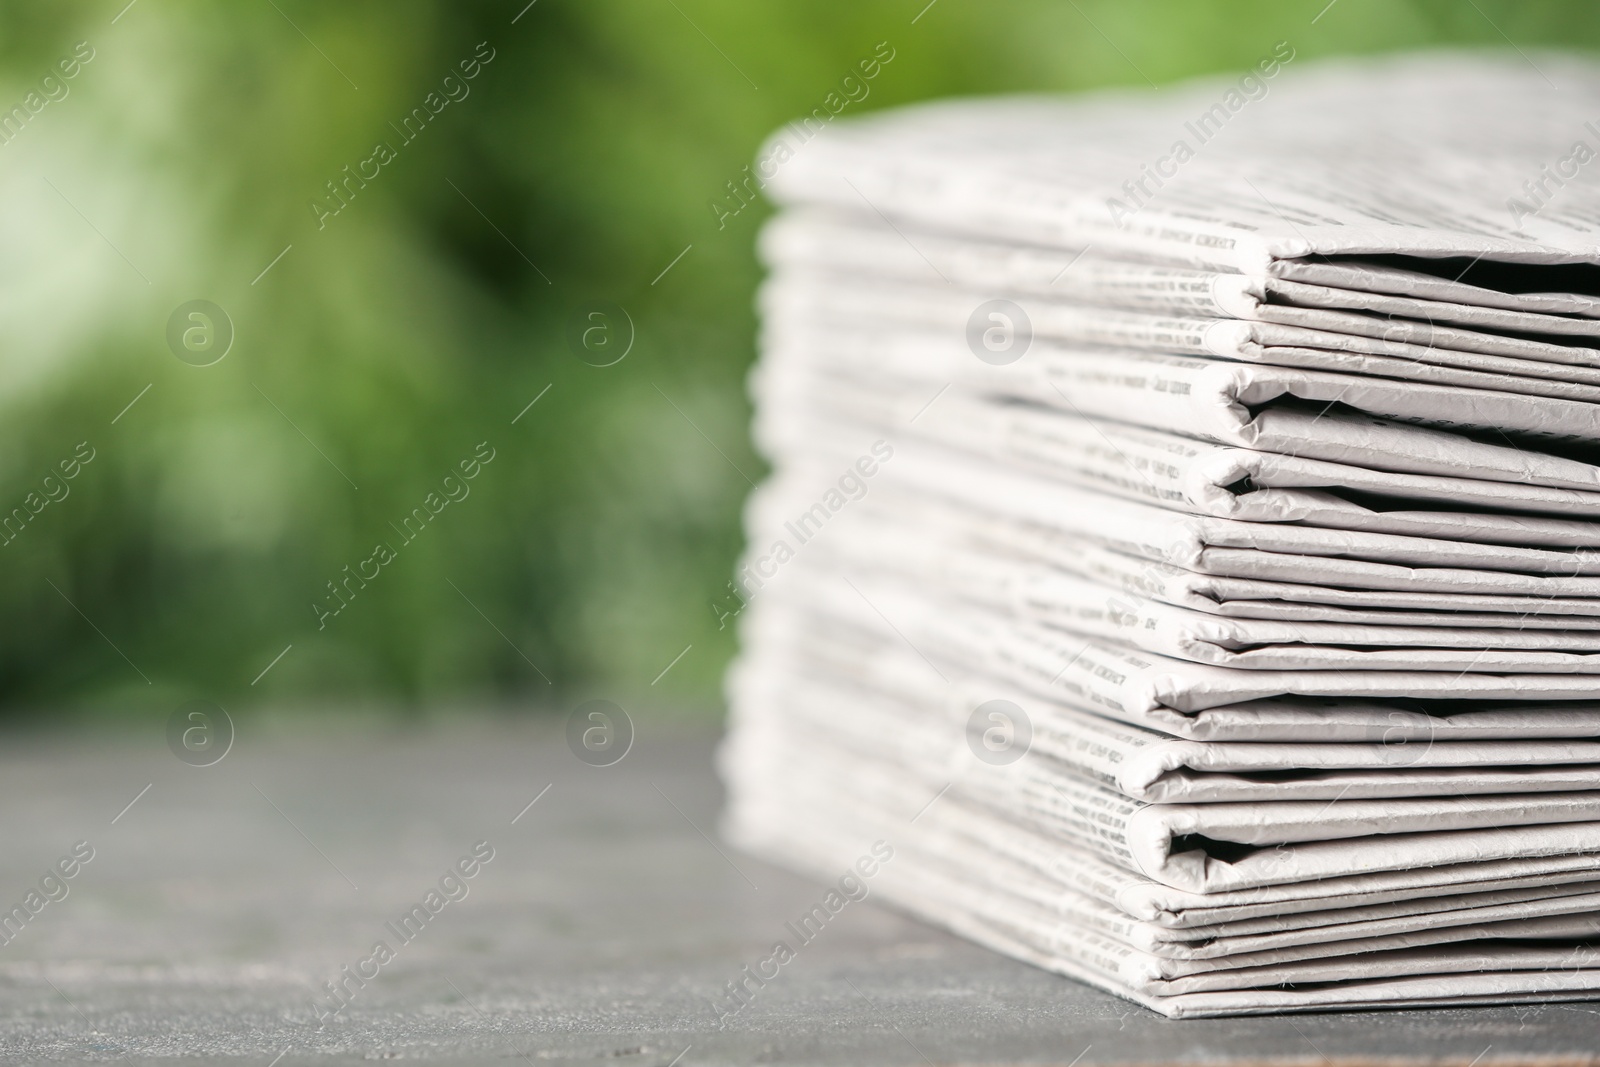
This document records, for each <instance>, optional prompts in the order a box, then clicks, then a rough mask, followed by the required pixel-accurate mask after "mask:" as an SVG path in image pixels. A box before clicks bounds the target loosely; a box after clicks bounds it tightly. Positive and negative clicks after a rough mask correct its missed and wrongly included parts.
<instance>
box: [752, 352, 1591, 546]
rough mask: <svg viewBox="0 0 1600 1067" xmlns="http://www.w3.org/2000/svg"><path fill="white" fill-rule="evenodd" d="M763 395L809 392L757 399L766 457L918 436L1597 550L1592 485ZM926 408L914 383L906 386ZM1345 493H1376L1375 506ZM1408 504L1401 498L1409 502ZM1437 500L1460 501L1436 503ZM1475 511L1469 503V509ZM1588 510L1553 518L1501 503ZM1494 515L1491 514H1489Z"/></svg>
mask: <svg viewBox="0 0 1600 1067" xmlns="http://www.w3.org/2000/svg"><path fill="white" fill-rule="evenodd" d="M762 385H763V388H762V396H763V399H765V398H766V397H768V396H772V395H776V394H783V395H787V396H789V397H790V398H793V397H794V396H796V395H801V396H806V397H808V398H815V399H814V407H813V410H812V411H811V412H809V413H806V414H801V413H799V412H796V411H794V410H793V409H792V408H789V407H782V406H778V405H768V406H764V407H763V409H762V413H761V414H760V416H759V417H758V419H757V422H756V438H757V441H758V442H759V443H760V444H761V445H762V446H763V450H764V451H765V452H766V453H767V455H768V456H770V457H773V458H778V457H785V456H793V455H797V454H806V455H815V454H816V452H817V450H818V447H819V445H822V446H824V447H825V446H826V443H827V442H828V441H830V440H840V439H844V438H851V437H861V436H865V435H867V433H868V431H875V432H876V434H877V435H888V436H904V435H909V436H911V437H913V438H916V439H925V440H928V441H932V442H935V443H939V444H943V445H945V446H946V447H948V448H951V449H954V450H957V451H961V452H963V453H966V454H969V455H973V456H978V457H981V458H984V459H986V460H991V461H994V462H995V463H998V464H1001V465H1004V466H1015V467H1018V468H1020V469H1022V470H1026V471H1030V472H1033V473H1037V474H1041V475H1044V476H1047V477H1052V478H1061V479H1064V480H1067V481H1071V482H1074V483H1076V484H1078V485H1082V486H1085V487H1089V488H1095V489H1102V490H1104V491H1106V492H1112V493H1116V494H1118V495H1119V496H1127V497H1131V498H1133V499H1136V500H1146V501H1149V502H1151V503H1158V504H1162V505H1164V506H1168V507H1177V508H1179V509H1182V510H1189V511H1194V512H1197V513H1200V514H1209V515H1215V516H1217V517H1219V518H1238V519H1247V520H1251V521H1256V522H1304V523H1309V524H1310V525H1315V526H1332V527H1338V528H1345V529H1372V530H1378V531H1383V532H1389V533H1419V534H1422V535H1424V536H1444V537H1454V538H1457V539H1461V540H1479V541H1498V542H1501V543H1507V544H1552V545H1555V544H1560V545H1595V544H1600V524H1596V523H1595V522H1593V521H1592V520H1593V519H1594V518H1595V517H1600V492H1594V491H1585V490H1578V489H1565V488H1558V487H1547V486H1541V485H1537V484H1513V483H1509V482H1495V481H1488V480H1484V479H1479V478H1462V477H1452V476H1447V475H1437V474H1413V473H1406V472H1396V471H1387V470H1374V469H1371V468H1367V467H1362V466H1359V465H1356V464H1352V463H1340V462H1330V461H1327V460H1318V459H1310V458H1307V457H1304V456H1297V455H1282V454H1279V453H1274V452H1263V451H1258V450H1255V449H1246V448H1238V447H1233V446H1228V445H1218V444H1212V443H1208V442H1205V441H1200V440H1196V439H1194V438H1191V437H1183V436H1181V435H1179V434H1174V433H1164V432H1162V431H1159V430H1152V429H1145V428H1142V427H1138V426H1132V425H1129V424H1127V423H1124V422H1113V421H1110V420H1099V421H1090V420H1089V419H1086V418H1081V417H1075V416H1064V415H1063V414H1061V413H1059V412H1056V411H1051V410H1050V409H1048V408H1042V407H1039V406H1037V405H1032V404H1025V403H1017V402H1006V401H996V400H990V399H985V398H981V397H978V396H974V395H972V394H969V393H965V392H954V391H952V392H950V393H947V394H946V395H943V396H940V397H939V399H938V401H937V402H935V403H933V404H931V405H928V406H927V408H926V410H924V411H922V412H921V413H920V414H918V415H917V418H916V421H915V422H908V421H907V419H906V416H905V414H904V412H903V411H902V410H901V409H902V408H903V407H904V404H903V403H902V399H903V397H904V396H905V393H904V392H903V391H900V390H896V389H894V388H889V389H884V388H882V386H881V384H877V385H876V387H874V385H865V386H860V385H857V384H856V383H844V382H840V381H838V380H837V379H832V378H829V377H827V376H820V375H817V374H815V373H813V374H810V375H808V376H806V377H800V376H793V377H791V376H787V375H783V374H781V373H769V375H768V377H766V378H765V379H764V381H763V383H762ZM913 395H914V396H915V399H916V400H917V401H918V402H919V403H922V402H924V401H925V400H926V398H925V397H923V396H922V395H921V394H920V391H918V392H917V393H915V394H913ZM1349 494H1361V495H1370V496H1376V497H1379V498H1382V503H1383V506H1382V508H1381V509H1380V508H1378V507H1374V506H1369V505H1365V504H1362V503H1360V502H1359V500H1358V499H1351V498H1350V495H1349ZM1403 503H1409V504H1410V507H1409V508H1406V507H1404V506H1403ZM1441 505H1451V506H1452V507H1453V508H1455V509H1463V510H1440V506H1441ZM1473 508H1477V509H1482V510H1477V511H1468V510H1466V509H1473ZM1513 508H1514V509H1517V510H1518V511H1526V512H1535V513H1548V514H1551V515H1569V516H1583V517H1585V518H1588V519H1590V520H1591V521H1588V522H1580V521H1571V520H1568V521H1561V520H1556V519H1552V518H1546V517H1542V516H1540V515H1537V514H1533V515H1530V514H1506V512H1507V510H1509V509H1513ZM1489 509H1493V510H1489Z"/></svg>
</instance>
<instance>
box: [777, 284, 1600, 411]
mask: <svg viewBox="0 0 1600 1067" xmlns="http://www.w3.org/2000/svg"><path fill="white" fill-rule="evenodd" d="M767 284H768V292H769V293H771V294H774V295H771V296H769V297H768V298H767V299H766V300H765V301H764V307H765V308H766V310H767V312H768V315H769V316H770V317H772V318H774V319H779V318H795V319H807V320H812V321H824V322H826V321H841V322H867V323H871V322H874V321H881V320H888V321H890V322H893V323H902V324H907V325H914V326H917V327H919V328H923V329H930V328H931V329H933V330H936V331H939V332H943V333H948V334H950V335H952V336H958V337H959V336H960V335H961V331H962V330H963V329H964V328H965V326H966V324H967V322H968V320H969V319H970V317H971V315H972V313H973V311H974V309H976V308H978V307H980V306H981V305H982V304H984V303H985V302H986V301H987V300H988V299H990V297H989V295H988V294H986V293H983V292H979V291H964V290H951V289H938V290H935V289H924V288H913V287H911V286H896V285H892V284H887V283H882V282H871V281H863V280H860V279H853V278H848V277H839V278H823V277H818V276H814V275H810V274H805V273H801V272H793V273H789V274H783V273H780V274H777V275H775V276H774V277H773V278H772V279H771V280H770V281H769V282H768V283H767ZM1024 310H1025V312H1026V314H1027V316H1028V321H1029V324H1030V327H1031V329H1032V333H1033V336H1034V337H1035V338H1036V339H1048V340H1051V341H1055V342H1057V343H1059V344H1062V345H1066V346H1100V345H1105V346H1112V347H1118V348H1128V349H1134V350H1141V349H1142V350H1148V351H1154V352H1161V353H1174V354H1179V355H1188V356H1195V357H1200V358H1220V359H1227V360H1244V361H1247V362H1250V363H1265V364H1270V365H1272V366H1277V367H1286V368H1289V367H1293V368H1303V369H1305V370H1312V371H1330V372H1336V373H1340V374H1349V375H1359V376H1371V377H1380V378H1386V379H1398V380H1401V381H1408V382H1427V383H1433V384H1436V385H1440V386H1457V387H1461V388H1463V389H1467V390H1471V391H1472V392H1469V393H1467V396H1471V395H1472V393H1473V392H1476V391H1478V390H1484V391H1496V392H1500V393H1513V394H1526V395H1528V396H1530V397H1551V398H1556V399H1561V400H1567V401H1574V402H1582V403H1586V404H1589V405H1593V404H1594V403H1595V402H1596V401H1597V400H1600V385H1597V384H1595V383H1594V382H1593V381H1586V380H1584V379H1585V377H1587V376H1588V375H1589V374H1590V373H1591V371H1590V368H1587V367H1573V366H1569V365H1567V364H1564V363H1539V362H1535V361H1533V360H1529V359H1512V358H1508V357H1505V356H1496V355H1483V354H1480V353H1476V352H1469V351H1461V350H1457V349H1448V348H1439V347H1430V346H1426V345H1417V344H1409V343H1404V342H1400V341H1395V340H1385V339H1381V338H1375V337H1369V336H1365V335H1363V334H1357V333H1335V332H1332V331H1331V330H1327V329H1323V330H1314V329H1307V328H1306V327H1304V326H1291V325H1282V324H1279V323H1277V322H1262V321H1248V320H1245V319H1234V318H1228V319H1223V318H1198V317H1193V316H1177V315H1155V314H1147V313H1143V312H1137V311H1118V310H1113V309H1108V308H1103V307H1098V306H1093V305H1087V304H1063V303H1056V302H1045V301H1038V300H1035V301H1030V302H1028V303H1027V305H1026V307H1025V309H1024ZM1329 325H1338V324H1329ZM1374 328H1376V327H1374ZM1390 332H1391V333H1392V332H1393V331H1390ZM1529 344H1530V345H1531V344H1532V342H1529ZM1551 347H1555V346H1551ZM1572 355H1573V358H1574V359H1576V358H1580V357H1581V358H1591V355H1592V358H1596V359H1600V353H1593V352H1592V350H1583V351H1581V352H1578V353H1573V354H1572ZM1024 358H1027V357H1026V356H1025V357H1024ZM1557 410H1562V411H1563V412H1564V413H1565V414H1566V416H1567V418H1568V420H1569V422H1570V424H1572V425H1580V424H1581V423H1580V421H1579V420H1581V418H1582V415H1583V411H1582V409H1581V408H1569V407H1563V408H1559V409H1557ZM1590 415H1591V417H1592V415H1593V413H1592V412H1590ZM1459 424H1460V425H1468V424H1467V423H1464V422H1463V423H1459ZM1519 428H1520V427H1519ZM1525 432H1532V433H1538V432H1539V430H1538V429H1537V428H1534V429H1533V430H1529V431H1525ZM1591 439H1592V438H1591Z"/></svg>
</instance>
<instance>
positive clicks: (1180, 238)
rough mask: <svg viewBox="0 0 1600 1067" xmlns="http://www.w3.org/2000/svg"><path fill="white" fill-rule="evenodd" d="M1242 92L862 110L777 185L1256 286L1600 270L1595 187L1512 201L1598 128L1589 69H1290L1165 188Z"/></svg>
mask: <svg viewBox="0 0 1600 1067" xmlns="http://www.w3.org/2000/svg"><path fill="white" fill-rule="evenodd" d="M1546 78H1548V79H1550V80H1549V81H1547V80H1546ZM1555 86H1560V88H1555ZM1230 88H1233V87H1232V86H1231V85H1229V84H1228V83H1227V80H1226V79H1220V78H1219V79H1216V80H1215V81H1212V82H1209V83H1207V82H1204V81H1201V82H1197V83H1195V84H1193V85H1192V86H1190V87H1187V88H1185V89H1183V90H1180V91H1176V92H1169V93H1165V94H1160V95H1152V94H1150V93H1146V92H1127V91H1120V92H1109V93H1104V94H1100V95H1099V96H1098V97H1097V98H1089V99H1079V100H1073V101H1055V100H1047V99H1042V98H1040V99H1034V100H1015V99H1009V100H1008V99H995V100H975V101H954V102H949V103H939V104H929V105H923V106H921V107H917V108H914V109H909V110H907V111H902V112H897V113H894V114H892V115H883V116H876V117H867V118H865V119H861V120H857V121H856V122H853V123H846V124H843V125H838V126H835V127H834V128H833V129H831V130H830V131H829V135H828V136H826V137H821V138H818V139H817V140H816V141H814V142H813V143H811V144H808V145H807V146H806V150H805V151H804V152H801V153H797V154H795V157H794V158H793V159H792V160H790V161H788V162H787V163H785V164H784V166H783V167H782V168H781V169H780V170H779V171H778V172H777V173H776V174H775V175H774V176H773V179H772V181H771V182H770V183H769V184H768V186H767V190H766V191H767V193H768V195H769V196H773V197H775V198H776V199H777V200H778V201H780V202H781V203H785V204H805V205H810V206H826V207H830V208H834V209H836V210H841V211H846V212H859V211H861V210H862V209H863V204H867V205H873V206H874V207H875V208H876V209H877V210H878V211H882V212H884V213H885V214H887V215H889V216H890V217H891V218H893V219H896V220H905V221H910V222H917V223H920V224H922V225H924V226H926V227H927V228H929V229H942V230H945V231H948V232H953V233H962V234H968V235H972V236H975V237H977V238H979V239H980V240H994V239H997V238H999V239H1005V240H1009V241H1015V242H1016V243H1018V244H1032V245H1042V246H1047V247H1058V248H1065V249H1078V248H1084V247H1089V246H1092V247H1094V248H1096V249H1099V250H1101V251H1104V252H1106V253H1108V254H1112V253H1114V254H1118V255H1122V256H1126V257H1129V258H1136V259H1139V258H1143V259H1154V260H1156V261H1159V262H1170V263H1175V264H1184V265H1190V266H1203V267H1213V268H1220V269H1226V270H1232V271H1237V272H1240V273H1245V274H1266V273H1269V272H1272V271H1273V268H1274V266H1275V264H1276V263H1277V262H1279V261H1281V260H1299V259H1304V258H1306V257H1308V256H1341V257H1360V256H1363V255H1382V256H1389V257H1395V256H1409V257H1417V259H1418V260H1422V261H1425V260H1427V259H1438V258H1449V257H1455V258H1458V259H1460V260H1462V265H1463V266H1465V263H1466V262H1467V261H1470V260H1472V259H1473V258H1474V257H1483V258H1487V259H1490V260H1493V261H1498V262H1511V263H1524V264H1550V265H1560V264H1587V263H1591V262H1593V261H1594V260H1595V259H1597V258H1600V224H1596V223H1595V222H1594V221H1593V220H1595V219H1596V218H1597V217H1600V194H1597V193H1596V191H1595V190H1594V189H1593V187H1592V186H1588V185H1586V184H1584V183H1582V182H1567V183H1565V186H1564V187H1563V188H1562V189H1561V200H1560V201H1559V202H1558V203H1557V204H1555V205H1551V204H1548V203H1547V204H1545V205H1538V204H1527V203H1526V201H1521V203H1522V206H1523V207H1525V208H1526V210H1517V209H1515V208H1514V207H1508V198H1509V199H1519V197H1517V196H1516V195H1515V194H1521V196H1522V197H1526V196H1527V194H1526V192H1525V190H1524V188H1523V182H1524V181H1526V180H1528V179H1530V178H1538V177H1540V176H1541V175H1542V171H1541V168H1543V167H1545V166H1547V165H1549V164H1550V163H1551V162H1552V161H1555V160H1560V159H1561V158H1562V157H1563V156H1565V155H1567V154H1568V153H1569V151H1570V149H1571V146H1572V143H1573V141H1574V140H1575V139H1576V138H1578V137H1581V136H1584V135H1585V134H1586V133H1588V130H1587V127H1586V126H1585V123H1586V122H1588V121H1590V119H1591V118H1592V115H1591V108H1592V102H1593V99H1594V96H1595V93H1596V92H1597V90H1600V78H1597V76H1596V73H1595V69H1594V67H1593V66H1592V65H1590V64H1588V63H1586V62H1584V61H1582V60H1579V59H1576V58H1567V57H1560V56H1547V57H1543V58H1541V61H1540V70H1538V71H1536V70H1534V69H1532V68H1531V67H1530V66H1529V65H1528V64H1527V63H1525V62H1524V61H1523V60H1522V59H1521V58H1520V57H1517V56H1514V55H1507V56H1504V57H1484V56H1478V55H1449V54H1441V55H1437V56H1429V57H1417V56H1410V57H1404V58H1402V59H1366V60H1346V61H1342V62H1339V63H1327V64H1324V65H1322V67H1321V68H1320V69H1319V70H1317V71H1315V72H1314V73H1312V72H1307V71H1304V70H1302V71H1297V72H1295V76H1293V77H1285V78H1283V79H1281V80H1280V81H1279V82H1278V83H1277V84H1276V85H1275V86H1274V87H1273V89H1272V92H1271V93H1270V94H1269V95H1267V96H1266V97H1265V98H1264V99H1260V100H1256V101H1254V102H1253V103H1252V104H1251V105H1250V111H1249V114H1248V117H1247V119H1246V118H1245V117H1241V118H1240V120H1239V121H1237V122H1234V123H1232V124H1231V126H1230V127H1229V129H1228V132H1227V141H1228V143H1227V145H1226V146H1225V149H1219V150H1216V151H1199V152H1195V153H1194V155H1193V158H1191V159H1188V160H1187V161H1186V162H1184V163H1183V165H1182V170H1181V175H1182V178H1181V181H1180V180H1173V181H1168V182H1166V183H1164V184H1163V185H1162V186H1160V187H1159V195H1156V193H1157V187H1154V186H1152V185H1151V184H1150V183H1149V180H1148V179H1147V178H1145V175H1144V173H1143V171H1144V168H1145V167H1146V166H1147V165H1148V164H1149V163H1150V161H1152V160H1158V159H1160V158H1163V157H1166V158H1169V159H1170V153H1171V150H1172V148H1173V144H1174V138H1176V137H1179V136H1180V135H1184V133H1185V131H1186V130H1187V129H1188V127H1186V125H1185V124H1186V123H1191V124H1192V122H1193V120H1194V118H1195V116H1196V115H1201V114H1204V113H1209V112H1210V110H1211V109H1212V108H1213V107H1214V106H1215V105H1216V104H1217V102H1218V98H1219V97H1221V96H1222V95H1223V93H1224V92H1225V91H1226V90H1228V89H1230ZM1419 130H1425V131H1427V132H1426V135H1425V136H1419V134H1418V131H1419ZM1590 136H1591V137H1592V136H1593V135H1592V134H1591V135H1590ZM1490 139H1492V142H1493V149H1492V150H1489V151H1486V150H1485V144H1486V142H1487V141H1488V140H1490ZM997 144H1003V145H1004V146H1005V150H1004V151H996V150H995V149H996V145H997ZM1402 175H1403V176H1404V184H1403V187H1402V186H1400V185H1399V182H1398V181H1397V176H1402ZM846 178H848V181H846V180H845V179H846ZM1129 179H1144V180H1145V181H1146V184H1145V186H1144V187H1143V190H1140V192H1143V193H1144V194H1145V195H1143V196H1138V195H1132V194H1130V193H1129V192H1128V191H1127V187H1128V185H1129V184H1130V183H1129ZM1132 184H1135V185H1136V184H1137V183H1132ZM1141 200H1142V201H1143V202H1141ZM1341 262H1342V261H1341ZM1418 265H1420V264H1417V265H1413V264H1407V265H1406V268H1407V269H1412V270H1417V267H1418ZM1418 272H1419V273H1427V272H1425V271H1420V270H1419V271H1418ZM1446 277H1449V275H1447V276H1446ZM1469 284H1470V281H1469ZM1550 288H1551V289H1553V290H1555V291H1557V292H1562V291H1563V290H1564V289H1565V288H1566V287H1564V286H1560V285H1555V286H1551V287H1550ZM1460 295H1466V294H1458V296H1460Z"/></svg>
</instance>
